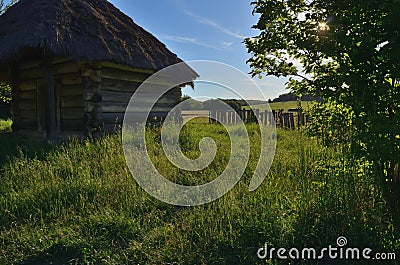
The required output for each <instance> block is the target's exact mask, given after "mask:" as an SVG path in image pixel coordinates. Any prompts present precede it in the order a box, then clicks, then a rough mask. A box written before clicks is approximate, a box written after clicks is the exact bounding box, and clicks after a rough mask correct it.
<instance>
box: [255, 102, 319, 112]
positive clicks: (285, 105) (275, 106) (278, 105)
mask: <svg viewBox="0 0 400 265" xmlns="http://www.w3.org/2000/svg"><path fill="white" fill-rule="evenodd" d="M314 104H315V102H312V101H303V102H302V103H301V105H302V107H303V109H306V110H308V109H309V108H311V107H312V106H313V105H314ZM269 106H270V108H271V109H272V110H280V109H283V110H285V111H287V110H289V109H296V108H297V101H289V102H275V103H269ZM255 108H258V109H260V110H266V109H267V105H266V104H261V105H255Z"/></svg>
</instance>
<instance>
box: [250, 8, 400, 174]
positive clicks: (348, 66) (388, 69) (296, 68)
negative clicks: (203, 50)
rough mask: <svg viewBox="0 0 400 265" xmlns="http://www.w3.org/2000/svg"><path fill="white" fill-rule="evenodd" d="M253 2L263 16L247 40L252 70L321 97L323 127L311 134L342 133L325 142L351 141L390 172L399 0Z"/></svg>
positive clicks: (399, 129)
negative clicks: (255, 33) (285, 79)
mask: <svg viewBox="0 0 400 265" xmlns="http://www.w3.org/2000/svg"><path fill="white" fill-rule="evenodd" d="M252 5H253V6H254V11H253V14H258V15H259V16H260V18H259V21H258V23H257V24H256V25H255V26H254V28H255V29H257V30H259V32H260V33H259V35H258V36H256V37H254V38H247V39H246V40H245V44H246V46H247V49H248V52H249V53H250V54H251V56H252V57H251V58H250V59H249V60H248V63H249V64H250V66H251V68H252V74H253V75H255V76H256V75H259V76H262V75H263V74H266V75H274V76H278V77H280V76H283V77H290V79H289V82H288V88H289V89H291V90H292V91H294V92H295V93H296V94H298V95H301V94H311V95H313V96H318V97H321V98H323V100H324V102H325V105H323V106H318V107H317V108H316V109H315V112H316V115H315V117H314V118H315V119H316V120H318V121H316V123H315V124H316V125H317V126H319V127H322V126H324V127H325V128H324V129H323V130H321V128H319V130H318V128H314V133H315V134H316V135H319V136H326V135H331V136H335V135H338V136H339V135H340V137H331V141H327V142H329V143H333V144H335V143H336V144H337V143H343V142H344V141H346V143H347V144H348V145H349V147H350V148H349V150H350V151H351V153H352V154H355V155H357V156H359V157H366V158H368V159H369V160H371V161H374V162H375V163H376V164H377V165H379V166H381V168H382V169H384V170H382V171H383V172H388V174H391V173H390V171H388V170H387V169H388V168H393V166H394V165H395V164H398V163H400V136H399V135H400V86H399V84H400V0H369V1H346V0H337V1H332V0H318V1H316V0H256V1H254V2H252ZM333 106H336V107H333ZM337 107H341V108H343V109H344V110H345V111H338V110H337ZM338 112H339V113H338ZM318 114H319V115H318ZM343 130H345V131H346V133H344V132H343ZM343 136H346V137H343Z"/></svg>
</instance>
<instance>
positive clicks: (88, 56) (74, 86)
mask: <svg viewBox="0 0 400 265" xmlns="http://www.w3.org/2000/svg"><path fill="white" fill-rule="evenodd" d="M181 62H182V60H181V59H179V58H178V57H177V55H176V54H174V53H172V52H171V51H170V50H168V49H167V47H166V46H165V45H164V44H163V43H161V42H160V41H159V40H158V39H156V38H155V37H154V36H153V35H152V34H150V33H149V32H147V31H146V30H144V29H143V28H141V27H140V26H138V25H137V24H135V23H134V22H133V20H132V19H131V18H130V17H128V16H127V15H125V14H124V13H122V12H121V11H120V10H119V9H117V8H116V7H115V6H114V5H112V4H111V3H109V2H108V1H106V0H51V1H49V0H20V1H19V2H18V3H16V4H15V5H13V6H12V7H10V8H9V9H8V10H7V11H6V12H5V13H4V14H2V15H1V16H0V77H1V80H0V81H3V82H7V83H8V84H10V85H11V87H12V119H13V125H12V128H13V131H14V132H17V133H23V134H29V135H38V136H41V137H45V138H47V139H50V140H54V139H57V138H59V137H65V136H71V135H88V134H92V133H97V132H104V131H110V130H113V128H115V126H116V124H121V123H122V120H123V118H124V112H125V110H126V107H127V105H128V102H129V100H130V98H131V96H132V95H133V93H134V92H135V91H136V89H137V88H138V87H139V86H140V84H141V83H142V82H143V81H145V80H146V79H147V78H148V77H149V76H151V75H152V74H153V73H155V72H157V71H158V70H160V69H163V68H165V67H168V66H170V65H174V64H176V63H181ZM186 74H187V75H188V76H189V78H190V80H195V79H196V78H197V77H198V76H197V74H196V72H194V71H193V70H192V69H191V68H190V67H189V66H187V68H186ZM188 84H190V85H193V82H189V83H185V84H182V85H180V86H177V87H175V88H173V89H171V90H169V91H168V92H167V93H166V94H164V95H163V97H162V98H161V99H160V100H159V101H158V102H157V104H156V105H155V106H154V108H153V110H152V112H151V114H150V115H149V118H150V119H152V118H154V117H160V119H162V118H163V117H165V116H166V114H167V113H168V111H169V110H171V109H172V108H173V107H174V106H175V105H176V104H177V103H179V102H180V99H181V88H182V87H183V86H185V85H188ZM149 93H151V91H149Z"/></svg>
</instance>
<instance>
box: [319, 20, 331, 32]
mask: <svg viewBox="0 0 400 265" xmlns="http://www.w3.org/2000/svg"><path fill="white" fill-rule="evenodd" d="M318 29H319V30H320V31H327V30H329V25H328V24H327V23H326V22H319V23H318Z"/></svg>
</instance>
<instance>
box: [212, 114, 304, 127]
mask: <svg viewBox="0 0 400 265" xmlns="http://www.w3.org/2000/svg"><path fill="white" fill-rule="evenodd" d="M209 115H210V116H209V117H210V120H209V122H210V123H215V122H216V121H217V120H218V121H220V122H221V123H223V124H237V123H240V122H242V121H243V122H245V123H251V122H256V120H257V117H258V119H259V122H260V123H261V124H265V125H271V124H273V122H275V124H276V126H277V127H280V128H284V129H290V130H294V129H299V128H301V127H302V126H304V125H306V124H307V123H308V122H309V117H308V115H306V114H304V113H302V111H301V110H298V111H295V112H294V111H290V112H283V111H282V110H280V111H261V110H259V109H255V110H254V111H253V110H240V111H238V112H235V111H229V110H211V111H210V114H209Z"/></svg>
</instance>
